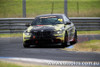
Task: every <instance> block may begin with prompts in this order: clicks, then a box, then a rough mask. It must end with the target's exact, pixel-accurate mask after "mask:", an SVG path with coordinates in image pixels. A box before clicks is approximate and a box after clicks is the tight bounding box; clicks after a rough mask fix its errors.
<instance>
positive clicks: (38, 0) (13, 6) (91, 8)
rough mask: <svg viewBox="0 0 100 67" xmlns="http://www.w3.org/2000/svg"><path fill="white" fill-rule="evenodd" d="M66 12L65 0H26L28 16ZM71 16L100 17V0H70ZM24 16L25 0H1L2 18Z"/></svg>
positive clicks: (0, 14) (0, 16)
mask: <svg viewBox="0 0 100 67" xmlns="http://www.w3.org/2000/svg"><path fill="white" fill-rule="evenodd" d="M52 3H53V4H54V10H53V13H64V0H26V17H35V16H37V15H41V14H50V13H51V11H52ZM68 16H69V17H100V0H68ZM12 17H13V18H14V17H15V18H16V17H17V18H20V17H23V0H0V18H12Z"/></svg>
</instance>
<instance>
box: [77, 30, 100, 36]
mask: <svg viewBox="0 0 100 67" xmlns="http://www.w3.org/2000/svg"><path fill="white" fill-rule="evenodd" d="M77 34H78V35H100V31H77Z"/></svg>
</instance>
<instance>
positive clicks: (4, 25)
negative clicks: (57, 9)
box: [0, 17, 100, 33]
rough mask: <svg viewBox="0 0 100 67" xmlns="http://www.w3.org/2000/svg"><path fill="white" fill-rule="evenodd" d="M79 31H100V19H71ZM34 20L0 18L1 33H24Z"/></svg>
mask: <svg viewBox="0 0 100 67" xmlns="http://www.w3.org/2000/svg"><path fill="white" fill-rule="evenodd" d="M69 19H70V20H71V21H72V22H73V23H74V24H75V26H76V29H77V30H78V31H94V30H100V17H70V18H69ZM33 20H34V18H0V33H22V32H23V31H24V30H25V29H27V27H26V26H25V25H26V23H32V21H33Z"/></svg>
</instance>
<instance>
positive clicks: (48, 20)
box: [31, 16, 63, 25]
mask: <svg viewBox="0 0 100 67" xmlns="http://www.w3.org/2000/svg"><path fill="white" fill-rule="evenodd" d="M62 23H63V19H60V18H58V17H55V16H52V17H50V16H49V17H37V18H36V19H35V20H34V22H32V24H31V25H55V24H62Z"/></svg>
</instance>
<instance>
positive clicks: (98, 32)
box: [0, 31, 100, 37]
mask: <svg viewBox="0 0 100 67" xmlns="http://www.w3.org/2000/svg"><path fill="white" fill-rule="evenodd" d="M77 35H100V31H77ZM22 36H23V34H22V33H11V34H0V37H22Z"/></svg>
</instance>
